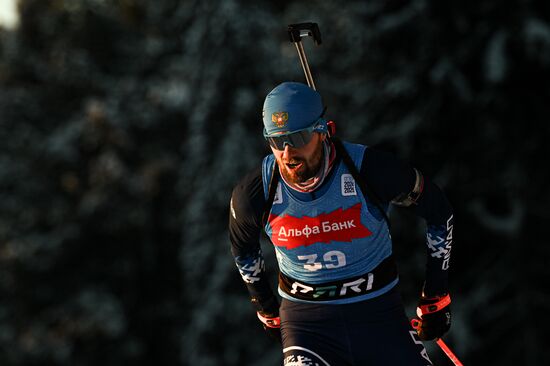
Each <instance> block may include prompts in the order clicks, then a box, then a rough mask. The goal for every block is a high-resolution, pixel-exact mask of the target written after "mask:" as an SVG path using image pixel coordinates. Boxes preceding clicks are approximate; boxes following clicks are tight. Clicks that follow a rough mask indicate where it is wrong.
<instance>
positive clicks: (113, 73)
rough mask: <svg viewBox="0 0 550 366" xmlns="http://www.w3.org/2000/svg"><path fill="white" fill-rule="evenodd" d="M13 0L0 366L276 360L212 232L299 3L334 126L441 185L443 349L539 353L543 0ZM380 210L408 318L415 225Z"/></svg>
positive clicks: (1, 190)
mask: <svg viewBox="0 0 550 366" xmlns="http://www.w3.org/2000/svg"><path fill="white" fill-rule="evenodd" d="M18 12H19V24H18V26H17V27H15V28H7V27H1V28H0V364H1V365H2V366H10V365H29V366H31V365H82V366H86V365H117V366H118V365H201V366H203V365H204V366H211V365H212V366H217V365H258V366H259V365H268V366H271V365H278V364H280V362H281V356H280V350H279V349H278V347H277V345H275V344H273V343H272V342H271V341H270V339H269V338H268V337H267V336H266V335H264V334H263V330H262V329H261V327H260V325H259V324H258V322H257V320H256V319H255V314H254V312H253V309H252V306H251V305H250V303H249V301H248V297H247V293H246V290H245V287H244V285H243V284H242V282H241V279H240V276H239V275H238V273H237V270H236V268H235V266H234V263H233V259H232V257H231V254H230V251H229V240H228V234H227V221H228V203H229V197H230V192H231V189H232V187H233V185H234V184H235V183H236V182H237V181H238V180H239V178H240V177H241V176H242V175H243V174H245V173H246V172H247V171H249V170H250V169H252V168H254V167H255V166H257V165H258V164H259V163H260V161H261V159H262V157H263V156H264V155H265V154H266V153H267V151H268V149H267V145H266V144H265V142H264V141H263V138H262V136H261V131H262V126H261V107H262V103H263V98H264V97H265V95H266V94H267V93H268V92H269V91H270V90H271V89H272V88H273V87H274V86H275V85H277V84H278V83H280V82H282V81H285V80H296V81H304V77H303V74H302V70H301V68H300V65H299V61H298V57H297V54H296V52H295V49H294V47H293V45H292V44H291V43H290V42H289V41H288V39H287V35H286V26H287V24H290V23H298V22H304V21H315V22H317V23H318V24H319V26H320V29H321V33H322V36H323V44H322V45H321V46H319V47H317V46H314V45H313V43H312V42H311V40H309V39H308V40H306V41H305V46H306V50H307V52H308V57H309V60H310V63H311V66H312V70H313V73H314V76H315V80H316V83H317V87H318V89H319V91H320V92H321V94H322V95H323V97H324V99H325V102H326V104H327V106H328V111H327V116H328V117H329V118H332V119H334V120H335V121H336V123H337V126H338V134H339V135H340V136H341V137H343V138H344V139H348V140H350V141H353V142H357V143H365V144H367V145H371V146H375V147H378V148H380V149H384V150H387V151H390V152H393V153H394V154H396V155H397V156H398V157H399V158H401V159H404V160H406V161H409V162H411V163H412V164H414V165H415V166H416V167H418V168H419V169H420V170H421V171H422V172H423V173H424V174H425V175H427V176H428V177H430V178H431V179H432V180H434V181H435V182H436V183H437V184H438V185H439V186H441V187H442V188H443V189H444V190H445V192H446V193H447V194H448V197H449V199H450V201H451V202H452V203H453V205H454V208H455V220H456V221H455V230H454V236H455V244H454V249H453V257H452V269H451V291H452V296H453V305H452V308H453V316H454V317H453V327H452V328H451V332H450V333H449V334H448V335H447V336H446V340H447V342H448V343H449V345H451V346H452V348H453V349H454V350H455V352H456V353H457V354H458V355H459V356H460V358H461V359H462V361H463V362H464V364H465V365H549V364H550V356H549V353H548V337H547V336H546V332H547V329H549V327H550V321H549V317H548V310H549V308H550V291H549V281H548V279H549V277H550V276H549V269H548V264H547V263H548V254H549V252H550V247H549V246H548V239H547V238H546V236H547V234H546V229H545V227H546V225H548V220H549V218H550V214H549V212H550V210H549V209H548V204H549V202H550V200H549V195H550V193H549V190H548V185H549V183H550V182H549V174H548V172H547V169H548V168H544V165H543V161H544V160H545V157H546V158H547V157H548V156H550V151H549V150H550V149H549V144H548V137H549V133H548V132H549V129H550V127H549V126H550V124H549V118H548V111H549V108H550V106H549V102H550V87H549V85H550V2H548V1H535V0H500V1H499V0H476V1H472V0H465V1H437V0H390V1H389V0H376V1H346V2H342V1H336V0H330V1H328V0H326V1H321V0H312V1H305V0H304V1H279V2H269V1H256V2H249V1H244V0H223V1H209V0H203V1H199V0H185V1H176V0H158V1H146V0H119V1H114V0H80V1H78V0H20V1H19V2H18ZM392 221H393V226H394V228H393V238H394V242H395V243H394V244H395V245H394V250H395V253H396V255H397V257H398V260H399V264H400V266H399V268H400V272H401V285H400V289H401V291H402V293H403V296H404V299H405V301H406V306H407V310H408V312H409V313H410V315H411V316H412V314H413V312H414V308H415V304H416V301H417V297H418V294H419V291H420V287H421V285H422V280H423V266H424V260H425V244H424V237H423V228H424V227H423V223H422V222H421V221H419V220H418V219H416V218H415V217H413V216H412V215H410V214H409V213H408V212H406V211H405V212H402V211H399V210H396V211H394V212H392ZM264 244H265V245H266V246H265V249H264V251H265V252H271V251H270V250H269V244H268V243H264ZM269 260H270V261H272V260H273V257H270V258H269ZM270 263H271V264H270ZM270 263H268V266H270V268H271V269H273V262H270ZM428 347H429V348H428V350H429V352H430V354H431V356H432V360H434V361H435V362H436V364H438V365H449V364H450V363H449V361H448V360H446V359H445V357H444V356H443V355H442V353H441V351H440V350H438V349H436V348H434V346H433V345H432V344H430V345H428Z"/></svg>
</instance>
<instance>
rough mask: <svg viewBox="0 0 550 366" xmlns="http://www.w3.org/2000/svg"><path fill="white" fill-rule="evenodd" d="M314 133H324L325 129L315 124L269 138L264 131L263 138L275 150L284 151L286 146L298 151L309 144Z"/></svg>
mask: <svg viewBox="0 0 550 366" xmlns="http://www.w3.org/2000/svg"><path fill="white" fill-rule="evenodd" d="M314 132H325V129H323V127H322V125H319V124H317V123H316V124H314V125H313V126H309V127H306V128H303V129H301V130H297V131H294V132H291V133H285V134H280V135H269V136H266V134H265V129H264V137H265V139H266V140H267V142H269V145H271V147H273V148H274V149H276V150H284V149H285V146H286V145H289V146H291V147H293V148H295V149H299V148H301V147H303V146H305V145H307V144H309V142H310V141H311V139H312V138H313V133H314Z"/></svg>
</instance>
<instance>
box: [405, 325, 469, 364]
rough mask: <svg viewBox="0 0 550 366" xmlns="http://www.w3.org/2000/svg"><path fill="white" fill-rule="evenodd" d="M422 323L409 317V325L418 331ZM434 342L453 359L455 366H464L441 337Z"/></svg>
mask: <svg viewBox="0 0 550 366" xmlns="http://www.w3.org/2000/svg"><path fill="white" fill-rule="evenodd" d="M421 324H422V321H421V320H420V319H416V318H414V319H411V326H412V327H413V329H414V330H416V331H417V332H418V329H419V328H420V325H421ZM435 343H437V345H438V346H439V348H441V350H442V351H443V352H445V354H446V355H447V357H449V359H450V360H451V361H453V363H454V364H455V366H464V365H463V364H462V362H460V360H459V359H458V357H456V355H455V354H454V353H453V351H451V349H450V348H449V346H447V345H446V344H445V342H443V339H441V338H437V340H436V341H435Z"/></svg>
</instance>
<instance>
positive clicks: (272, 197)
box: [262, 160, 279, 228]
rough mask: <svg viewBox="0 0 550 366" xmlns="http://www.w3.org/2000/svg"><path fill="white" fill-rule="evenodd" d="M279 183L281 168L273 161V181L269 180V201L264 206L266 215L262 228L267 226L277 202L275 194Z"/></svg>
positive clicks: (264, 214)
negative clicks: (272, 208)
mask: <svg viewBox="0 0 550 366" xmlns="http://www.w3.org/2000/svg"><path fill="white" fill-rule="evenodd" d="M277 183H279V167H278V165H277V160H274V161H273V170H272V171H271V179H270V180H269V186H268V188H267V200H266V201H265V205H264V213H263V214H262V228H263V227H265V225H266V224H267V219H268V215H269V211H271V206H272V205H273V200H275V193H276V192H277Z"/></svg>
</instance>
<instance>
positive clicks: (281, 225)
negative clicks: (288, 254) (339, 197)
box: [269, 203, 372, 249]
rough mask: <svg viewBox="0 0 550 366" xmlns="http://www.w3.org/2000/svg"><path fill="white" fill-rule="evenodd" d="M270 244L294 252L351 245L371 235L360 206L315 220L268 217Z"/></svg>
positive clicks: (306, 217) (272, 215)
mask: <svg viewBox="0 0 550 366" xmlns="http://www.w3.org/2000/svg"><path fill="white" fill-rule="evenodd" d="M269 224H270V225H271V241H272V242H273V244H275V245H276V246H279V247H286V248H287V249H294V248H297V247H300V246H306V247H307V246H309V245H311V244H314V243H327V244H328V243H331V242H333V241H340V242H351V241H352V240H353V239H361V238H365V237H367V236H369V235H371V234H372V232H371V231H370V230H369V229H368V228H367V227H366V226H364V225H363V224H362V223H361V204H360V203H357V204H356V205H354V206H352V207H350V208H348V209H345V210H343V209H341V208H339V209H337V210H334V211H332V212H329V213H326V214H320V215H318V216H316V217H309V216H304V217H300V218H298V217H294V216H290V215H282V216H277V215H274V214H271V215H269Z"/></svg>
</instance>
